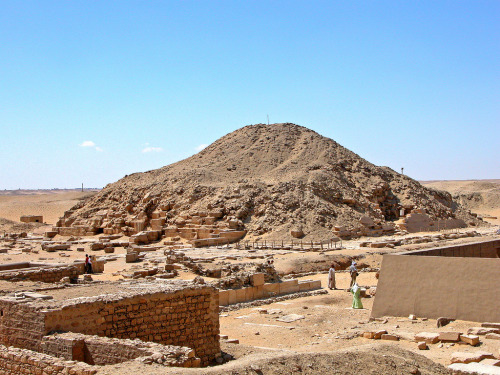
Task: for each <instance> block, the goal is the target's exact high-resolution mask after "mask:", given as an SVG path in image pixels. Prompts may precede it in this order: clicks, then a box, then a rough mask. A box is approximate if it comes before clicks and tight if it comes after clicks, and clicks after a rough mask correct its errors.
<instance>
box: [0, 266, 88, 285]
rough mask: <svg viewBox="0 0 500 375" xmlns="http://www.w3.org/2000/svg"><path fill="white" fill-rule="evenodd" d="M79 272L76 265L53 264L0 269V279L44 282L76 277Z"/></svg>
mask: <svg viewBox="0 0 500 375" xmlns="http://www.w3.org/2000/svg"><path fill="white" fill-rule="evenodd" d="M81 274H83V272H80V270H79V267H78V266H76V265H67V266H57V267H56V266H54V267H34V268H22V269H17V270H9V271H0V280H7V281H23V280H30V281H41V282H44V283H55V282H58V281H61V279H62V278H63V277H69V278H76V277H78V275H81Z"/></svg>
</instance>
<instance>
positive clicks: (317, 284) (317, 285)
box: [311, 280, 321, 290]
mask: <svg viewBox="0 0 500 375" xmlns="http://www.w3.org/2000/svg"><path fill="white" fill-rule="evenodd" d="M314 289H321V280H312V281H311V290H314Z"/></svg>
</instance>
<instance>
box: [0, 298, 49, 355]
mask: <svg viewBox="0 0 500 375" xmlns="http://www.w3.org/2000/svg"><path fill="white" fill-rule="evenodd" d="M44 334H45V322H44V316H43V315H41V314H39V313H37V311H36V310H34V309H33V308H32V307H30V306H29V305H27V304H24V303H19V302H18V301H16V300H15V299H13V298H12V299H10V300H9V299H7V298H3V299H1V300H0V344H3V345H7V346H10V345H12V346H16V347H18V348H27V349H32V350H36V351H39V350H40V341H41V339H42V337H43V335H44Z"/></svg>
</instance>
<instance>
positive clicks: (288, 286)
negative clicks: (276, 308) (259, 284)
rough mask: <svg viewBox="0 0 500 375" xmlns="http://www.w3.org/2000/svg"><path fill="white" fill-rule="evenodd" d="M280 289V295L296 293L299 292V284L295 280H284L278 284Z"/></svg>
mask: <svg viewBox="0 0 500 375" xmlns="http://www.w3.org/2000/svg"><path fill="white" fill-rule="evenodd" d="M278 285H279V287H280V291H279V293H280V294H285V293H296V292H298V291H299V282H298V280H297V279H292V280H286V281H283V282H281V283H279V284H278Z"/></svg>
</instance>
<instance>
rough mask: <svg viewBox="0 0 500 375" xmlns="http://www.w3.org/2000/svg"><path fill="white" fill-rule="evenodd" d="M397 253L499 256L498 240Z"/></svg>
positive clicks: (463, 256) (474, 256) (499, 242)
mask: <svg viewBox="0 0 500 375" xmlns="http://www.w3.org/2000/svg"><path fill="white" fill-rule="evenodd" d="M399 254H400V255H421V256H435V257H460V258H469V257H472V258H500V240H494V241H483V242H474V243H467V244H463V245H453V246H444V247H436V248H433V249H424V250H417V251H408V252H403V253H399Z"/></svg>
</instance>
